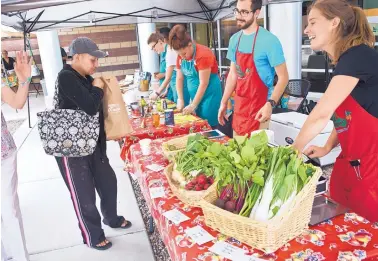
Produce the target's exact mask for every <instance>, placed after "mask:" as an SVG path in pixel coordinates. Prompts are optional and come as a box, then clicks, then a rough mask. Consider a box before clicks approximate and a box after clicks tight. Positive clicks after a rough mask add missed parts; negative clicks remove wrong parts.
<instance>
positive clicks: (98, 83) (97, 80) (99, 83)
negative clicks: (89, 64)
mask: <svg viewBox="0 0 378 261" xmlns="http://www.w3.org/2000/svg"><path fill="white" fill-rule="evenodd" d="M92 85H93V86H96V87H98V88H100V89H103V88H104V81H103V80H102V79H101V78H95V79H94V80H93V82H92Z"/></svg>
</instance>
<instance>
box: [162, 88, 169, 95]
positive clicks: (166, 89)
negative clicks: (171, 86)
mask: <svg viewBox="0 0 378 261" xmlns="http://www.w3.org/2000/svg"><path fill="white" fill-rule="evenodd" d="M167 94H168V88H165V90H164V92H163V93H162V94H161V97H167Z"/></svg>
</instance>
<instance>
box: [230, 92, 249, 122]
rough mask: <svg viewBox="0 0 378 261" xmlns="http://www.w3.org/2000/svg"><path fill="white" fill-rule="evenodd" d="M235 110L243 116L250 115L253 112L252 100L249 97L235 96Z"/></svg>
mask: <svg viewBox="0 0 378 261" xmlns="http://www.w3.org/2000/svg"><path fill="white" fill-rule="evenodd" d="M234 101H235V106H234V112H235V114H238V115H240V116H242V117H244V118H245V117H248V118H249V117H250V114H251V108H250V107H251V102H250V99H249V98H245V97H240V96H235V98H234Z"/></svg>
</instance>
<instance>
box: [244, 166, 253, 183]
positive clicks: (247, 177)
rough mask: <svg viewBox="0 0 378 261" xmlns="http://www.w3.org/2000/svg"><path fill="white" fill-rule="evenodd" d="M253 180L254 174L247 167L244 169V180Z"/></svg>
mask: <svg viewBox="0 0 378 261" xmlns="http://www.w3.org/2000/svg"><path fill="white" fill-rule="evenodd" d="M251 178H252V172H250V171H249V169H248V168H247V167H244V168H243V179H244V180H247V181H248V180H251Z"/></svg>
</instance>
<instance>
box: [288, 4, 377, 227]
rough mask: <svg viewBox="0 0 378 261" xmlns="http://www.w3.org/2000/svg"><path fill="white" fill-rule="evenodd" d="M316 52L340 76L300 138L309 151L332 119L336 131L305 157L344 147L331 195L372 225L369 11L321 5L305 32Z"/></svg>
mask: <svg viewBox="0 0 378 261" xmlns="http://www.w3.org/2000/svg"><path fill="white" fill-rule="evenodd" d="M305 33H306V34H307V35H309V38H310V40H311V48H312V49H315V50H324V51H326V52H327V53H328V54H329V55H330V57H331V58H332V60H333V61H334V63H335V64H336V68H335V70H334V77H333V79H332V81H331V83H330V85H329V86H328V88H327V91H326V92H325V94H324V95H323V97H322V98H321V100H320V101H319V103H318V105H317V106H316V107H315V109H314V110H313V111H312V113H311V114H310V116H309V117H308V119H307V121H306V123H305V124H304V126H303V128H302V130H301V132H300V133H299V135H298V137H297V139H296V141H295V143H294V147H295V148H297V149H298V150H299V151H302V150H303V149H304V147H305V146H306V145H307V144H308V143H309V142H310V141H311V140H312V139H313V138H314V137H315V136H316V135H317V134H319V133H320V132H321V131H322V129H323V128H324V127H325V126H326V124H327V122H328V121H329V120H330V119H332V120H333V122H334V126H335V129H334V131H333V133H332V134H331V136H330V138H329V139H328V141H327V143H326V145H325V146H324V147H316V146H311V147H309V148H307V149H306V150H305V151H304V153H305V154H307V155H309V156H311V157H322V156H325V155H326V154H327V153H329V152H330V151H331V149H332V148H334V147H336V146H337V145H338V144H340V146H341V149H342V152H341V154H340V156H339V157H338V158H337V160H336V163H335V165H334V169H333V172H332V176H331V183H330V196H331V198H332V199H334V200H335V201H337V202H339V203H340V204H342V205H344V206H346V207H349V208H350V210H351V211H354V212H356V213H357V214H359V215H361V216H363V217H365V218H366V219H368V220H370V221H371V222H377V221H378V70H377V68H378V53H377V52H376V51H375V50H374V49H373V48H372V47H373V46H374V35H373V32H372V31H371V29H370V26H369V24H368V21H367V18H366V16H365V14H364V12H363V11H362V10H361V9H360V8H358V7H354V6H351V5H349V4H348V3H347V2H344V1H340V0H318V1H317V2H315V3H314V4H313V6H312V8H311V11H310V13H309V25H308V27H307V28H306V30H305Z"/></svg>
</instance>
